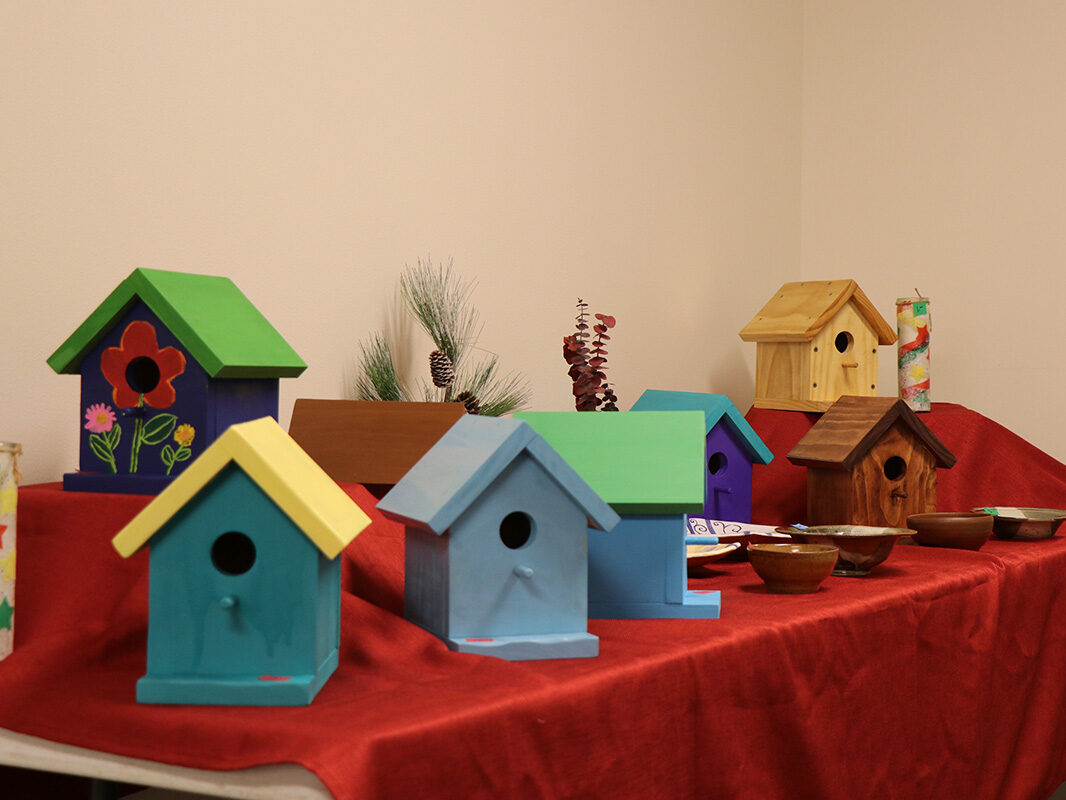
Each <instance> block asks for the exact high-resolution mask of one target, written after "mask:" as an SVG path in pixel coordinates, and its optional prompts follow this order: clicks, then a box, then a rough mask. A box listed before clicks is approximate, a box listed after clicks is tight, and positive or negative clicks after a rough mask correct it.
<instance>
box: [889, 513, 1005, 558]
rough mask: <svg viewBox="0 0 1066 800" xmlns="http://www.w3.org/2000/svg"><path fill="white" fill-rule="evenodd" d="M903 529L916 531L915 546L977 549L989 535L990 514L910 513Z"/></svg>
mask: <svg viewBox="0 0 1066 800" xmlns="http://www.w3.org/2000/svg"><path fill="white" fill-rule="evenodd" d="M907 527H908V528H914V530H915V531H916V533H915V535H914V538H915V539H916V540H917V541H918V544H924V545H927V546H929V547H955V548H958V549H960V550H980V549H981V547H982V546H983V545H984V543H985V542H987V541H988V537H989V536H991V535H992V515H991V514H986V513H984V512H982V511H941V512H939V513H935V514H934V513H931V514H911V515H910V516H909V517H907Z"/></svg>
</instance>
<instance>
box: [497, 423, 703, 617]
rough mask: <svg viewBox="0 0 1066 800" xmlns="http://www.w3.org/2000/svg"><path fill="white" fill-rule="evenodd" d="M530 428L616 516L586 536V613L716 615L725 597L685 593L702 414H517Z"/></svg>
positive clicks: (699, 503)
mask: <svg viewBox="0 0 1066 800" xmlns="http://www.w3.org/2000/svg"><path fill="white" fill-rule="evenodd" d="M515 417H516V418H519V419H522V420H524V421H526V422H528V423H529V424H530V425H531V426H532V427H533V429H534V430H536V431H537V432H538V433H539V434H540V435H542V436H543V437H544V438H545V439H546V440H547V441H548V443H549V444H550V445H551V446H552V447H553V448H554V449H555V450H556V451H557V452H558V453H559V455H561V456H562V457H563V458H565V459H566V461H567V463H569V464H570V466H572V467H573V468H574V469H575V470H576V471H577V473H578V474H579V475H580V476H581V477H582V478H584V479H585V480H586V481H588V483H589V485H590V486H591V487H592V488H593V489H595V490H596V493H597V494H599V496H600V497H602V498H603V499H604V500H605V501H606V502H607V503H608V504H609V505H610V506H611V508H612V509H614V510H615V511H616V512H617V513H618V514H619V515H620V516H621V522H619V523H618V525H616V526H615V527H614V528H613V529H612V530H611V534H610V536H609V537H608V536H604V535H602V534H600V533H599V532H598V531H594V530H590V531H589V580H588V594H589V616H590V617H592V618H601V619H647V618H715V617H718V616H719V615H720V614H721V607H722V600H721V592H719V591H717V590H707V589H689V588H688V572H687V563H686V562H687V559H686V552H685V546H686V544H687V543H689V542H690V541H691V543H694V544H713V543H715V542H716V541H717V539H716V538H715V537H712V536H702V537H699V538H692V539H691V540H690V537H689V536H688V531H687V520H686V517H687V515H689V514H698V513H700V511H701V510H702V509H703V499H704V497H703V493H704V479H703V469H704V465H703V454H704V446H705V444H704V442H705V438H704V433H705V428H704V424H705V423H704V415H703V413H701V412H698V411H654V412H653V411H648V412H641V413H636V412H619V413H593V412H587V411H586V412H579V411H562V412H550V411H543V412H537V411H523V412H520V413H518V414H516V415H515Z"/></svg>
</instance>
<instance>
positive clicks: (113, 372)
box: [48, 269, 307, 494]
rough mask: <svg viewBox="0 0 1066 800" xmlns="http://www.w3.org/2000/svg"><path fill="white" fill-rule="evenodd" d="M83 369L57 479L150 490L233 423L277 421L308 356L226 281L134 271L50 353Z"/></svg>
mask: <svg viewBox="0 0 1066 800" xmlns="http://www.w3.org/2000/svg"><path fill="white" fill-rule="evenodd" d="M48 365H49V366H50V367H52V369H53V370H55V371H56V372H57V373H65V374H77V375H80V376H81V404H80V408H81V409H82V414H83V417H82V419H81V422H80V424H79V427H80V429H81V431H80V445H81V446H80V459H79V465H78V471H77V472H75V473H70V474H67V475H64V476H63V488H65V489H68V490H76V491H89V492H126V493H131V494H156V493H158V492H159V491H160V490H162V489H163V488H164V487H165V486H166V485H167V484H168V483H170V481H171V480H173V479H174V478H175V477H176V476H177V475H178V474H179V473H181V471H182V470H183V469H184V468H185V467H186V466H187V464H188V463H189V462H190V461H191V460H193V459H194V458H195V457H196V456H198V455H199V454H200V453H202V452H203V451H204V450H205V449H206V448H207V447H208V446H209V445H210V444H211V443H212V442H213V441H215V439H217V438H218V437H219V436H220V435H221V434H222V433H223V432H224V431H225V430H226V429H227V428H229V426H230V425H233V424H236V423H239V422H245V421H248V420H252V419H258V418H260V417H264V416H270V417H274V418H275V419H276V418H277V415H278V379H279V378H282V377H295V376H297V375H299V374H300V373H301V372H303V371H304V369H306V368H307V365H306V364H304V362H303V361H302V360H301V359H300V357H299V356H298V355H297V354H296V352H295V351H294V350H293V349H292V348H291V347H290V346H289V345H288V343H286V342H285V340H284V339H282V338H281V335H280V334H279V333H278V332H277V331H276V330H275V329H274V328H273V326H272V325H271V324H270V323H269V322H268V321H267V320H266V318H265V317H264V316H263V315H262V314H261V313H260V312H259V310H258V309H256V307H255V306H254V305H252V303H251V302H250V301H249V300H248V298H247V297H245V296H244V295H243V294H242V293H241V291H240V290H239V289H238V288H237V287H236V286H235V285H234V283H233V282H232V281H231V280H229V279H228V278H221V277H216V276H212V275H193V274H189V273H182V272H166V271H162V270H150V269H136V270H134V271H133V272H132V273H131V274H130V275H129V277H127V278H126V279H125V280H124V281H122V283H120V284H119V285H118V286H117V287H116V288H115V290H114V291H113V292H111V294H110V295H108V296H107V298H106V299H105V300H104V301H103V302H102V303H101V304H100V305H99V306H98V307H97V308H96V310H95V311H93V312H92V314H90V315H89V317H88V318H87V319H86V320H85V321H84V322H83V323H82V324H81V326H79V327H78V329H77V330H76V331H74V333H73V334H71V335H70V337H69V338H68V339H67V340H66V341H65V342H63V344H62V345H60V347H59V348H58V349H57V350H56V351H55V352H54V353H53V354H52V355H51V356H50V357H49V358H48Z"/></svg>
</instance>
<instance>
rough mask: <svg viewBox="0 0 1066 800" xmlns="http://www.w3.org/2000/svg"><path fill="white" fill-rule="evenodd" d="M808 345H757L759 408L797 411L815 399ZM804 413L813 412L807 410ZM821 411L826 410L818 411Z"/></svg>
mask: <svg viewBox="0 0 1066 800" xmlns="http://www.w3.org/2000/svg"><path fill="white" fill-rule="evenodd" d="M810 351H811V346H810V344H808V343H807V342H759V343H758V344H757V345H756V346H755V404H756V406H758V407H759V408H779V409H782V410H784V411H788V410H796V409H797V407H796V406H794V405H781V404H782V403H785V404H791V403H805V402H807V401H809V400H810V399H811V393H810V383H809V381H808V380H807V377H808V375H809V374H810V369H811V366H810V365H811V360H810ZM803 410H806V411H809V410H812V409H810V408H807V407H803ZM814 410H818V411H821V410H823V409H814Z"/></svg>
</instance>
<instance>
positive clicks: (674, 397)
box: [630, 389, 774, 464]
mask: <svg viewBox="0 0 1066 800" xmlns="http://www.w3.org/2000/svg"><path fill="white" fill-rule="evenodd" d="M630 411H702V412H703V413H704V414H705V415H706V417H707V425H706V428H707V431H706V432H707V433H710V432H711V431H712V430H713V429H714V427H715V426H716V425H718V422H719V421H720V420H724V421H725V424H726V425H728V426H729V427H730V428H732V430H733V433H734V434H736V436H737V438H738V439H739V440H740V441H739V442H738V444H739V445H740V446H741V447H742V448H744V449H745V450H747V452H748V456H749V457H750V459H751V461H752V463H754V464H769V463H770V462H771V461H773V460H774V454H773V453H771V452H770V448H768V447H767V446H766V445H765V444H764V443H763V440H762V439H760V438H759V434H757V433H756V432H755V429H754V428H752V427H751V425H750V424H748V421H747V420H746V419H744V415H743V414H741V413H740V409H738V408H737V407H736V406H735V405H733V401H732V400H730V399H729V398H728V397H726V396H725V395H724V394H709V393H706V392H672V391H665V390H663V389H646V390H645V391H644V394H642V395H641V396H640V397H639V398H638V399H637V402H635V403H634V404H633V407H632V408H631V409H630Z"/></svg>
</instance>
